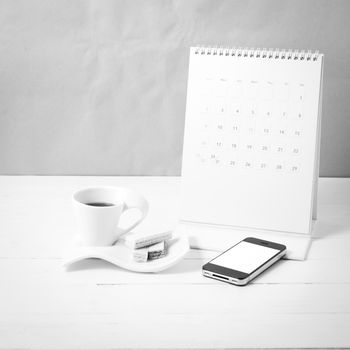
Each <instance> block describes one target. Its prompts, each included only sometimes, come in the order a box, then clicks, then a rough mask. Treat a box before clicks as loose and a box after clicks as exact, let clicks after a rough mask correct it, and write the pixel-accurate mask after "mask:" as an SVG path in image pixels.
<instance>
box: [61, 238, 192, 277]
mask: <svg viewBox="0 0 350 350" xmlns="http://www.w3.org/2000/svg"><path fill="white" fill-rule="evenodd" d="M189 249H190V248H189V242H188V238H187V237H186V236H180V237H175V238H173V239H172V240H171V241H170V244H169V247H168V253H167V255H166V256H165V257H164V258H161V259H157V260H152V261H147V262H135V261H134V260H133V257H132V250H131V249H130V248H128V247H126V246H125V245H124V244H123V243H122V242H117V243H116V244H115V245H113V246H110V247H86V246H79V245H76V246H75V247H72V248H71V249H70V250H69V251H68V252H67V253H66V255H65V257H64V262H63V266H69V265H71V264H73V263H75V262H77V261H80V260H84V259H90V258H95V259H102V260H105V261H108V262H110V263H111V264H114V265H117V266H119V267H122V268H124V269H127V270H130V271H135V272H159V271H163V270H166V269H168V268H169V267H172V266H174V265H175V264H177V263H178V262H179V261H180V260H182V259H183V258H184V256H185V255H186V253H187V252H188V251H189Z"/></svg>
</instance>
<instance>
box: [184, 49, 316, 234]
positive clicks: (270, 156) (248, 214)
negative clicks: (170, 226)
mask: <svg viewBox="0 0 350 350" xmlns="http://www.w3.org/2000/svg"><path fill="white" fill-rule="evenodd" d="M322 70H323V55H321V54H319V53H318V52H315V53H312V52H304V51H283V50H265V49H263V50H259V49H257V50H253V49H235V48H233V49H223V48H219V49H218V48H206V47H196V48H191V52H190V66H189V77H188V89H187V105H186V123H185V136H184V150H183V169H182V179H183V197H184V198H183V213H182V219H183V220H186V221H191V222H200V223H207V224H219V225H229V226H233V227H241V228H242V227H246V228H252V229H263V230H272V231H282V232H289V233H299V234H309V233H310V232H311V227H312V214H313V212H314V213H315V209H316V203H314V202H315V196H316V192H317V177H318V154H319V137H320V122H321V91H322Z"/></svg>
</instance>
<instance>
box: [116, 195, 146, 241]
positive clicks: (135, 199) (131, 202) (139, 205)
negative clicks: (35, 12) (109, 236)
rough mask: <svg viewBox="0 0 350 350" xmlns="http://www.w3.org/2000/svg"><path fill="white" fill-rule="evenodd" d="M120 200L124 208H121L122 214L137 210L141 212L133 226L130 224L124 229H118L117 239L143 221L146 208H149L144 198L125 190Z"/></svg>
mask: <svg viewBox="0 0 350 350" xmlns="http://www.w3.org/2000/svg"><path fill="white" fill-rule="evenodd" d="M122 198H123V200H124V208H123V212H122V214H123V213H124V212H125V211H127V210H129V209H139V210H140V212H141V217H140V218H139V219H138V220H136V221H135V222H134V223H133V224H131V225H130V226H129V227H127V228H124V229H119V231H118V237H117V238H119V237H120V236H121V235H124V234H126V233H127V232H129V231H131V230H132V229H133V228H135V227H136V226H137V225H138V224H139V223H140V222H141V221H143V219H144V218H145V217H146V215H147V213H148V208H149V205H148V202H147V200H146V198H144V197H143V196H141V195H140V194H137V193H135V192H132V191H128V190H125V193H124V195H123V196H122Z"/></svg>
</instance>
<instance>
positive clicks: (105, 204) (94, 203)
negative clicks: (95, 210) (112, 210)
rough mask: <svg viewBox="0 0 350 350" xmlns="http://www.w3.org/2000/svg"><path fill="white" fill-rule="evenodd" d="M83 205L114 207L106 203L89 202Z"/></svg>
mask: <svg viewBox="0 0 350 350" xmlns="http://www.w3.org/2000/svg"><path fill="white" fill-rule="evenodd" d="M85 204H86V205H90V206H92V207H113V205H114V203H108V202H90V203H85Z"/></svg>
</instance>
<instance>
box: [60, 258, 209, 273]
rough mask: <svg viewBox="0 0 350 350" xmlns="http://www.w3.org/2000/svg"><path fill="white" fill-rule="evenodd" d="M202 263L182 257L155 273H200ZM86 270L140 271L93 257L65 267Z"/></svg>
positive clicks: (69, 269)
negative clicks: (175, 262)
mask: <svg viewBox="0 0 350 350" xmlns="http://www.w3.org/2000/svg"><path fill="white" fill-rule="evenodd" d="M202 265H203V261H202V259H186V258H184V259H183V260H181V261H180V262H179V263H178V264H176V265H175V266H172V267H170V268H169V269H167V270H164V271H160V272H157V274H179V273H188V272H192V271H196V270H197V271H199V272H200V273H201V270H202ZM87 270H122V271H128V272H132V273H141V272H134V271H129V270H125V269H123V268H121V267H119V266H116V265H114V264H112V263H109V262H107V261H105V260H102V259H95V258H89V259H84V260H79V261H77V262H75V263H73V264H71V265H69V266H67V267H66V271H67V272H77V271H87ZM146 274H154V273H153V272H151V273H146Z"/></svg>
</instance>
